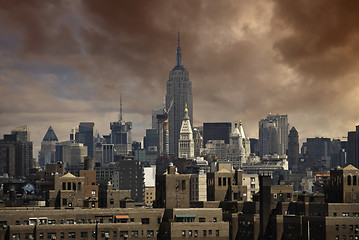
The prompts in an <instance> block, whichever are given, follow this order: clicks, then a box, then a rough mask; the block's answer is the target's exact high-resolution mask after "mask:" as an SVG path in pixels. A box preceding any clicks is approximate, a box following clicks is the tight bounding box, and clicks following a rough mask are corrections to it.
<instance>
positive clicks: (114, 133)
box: [110, 98, 132, 156]
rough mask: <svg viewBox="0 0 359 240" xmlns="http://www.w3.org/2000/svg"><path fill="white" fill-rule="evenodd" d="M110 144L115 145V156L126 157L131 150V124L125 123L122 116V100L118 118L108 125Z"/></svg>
mask: <svg viewBox="0 0 359 240" xmlns="http://www.w3.org/2000/svg"><path fill="white" fill-rule="evenodd" d="M110 128H111V143H112V144H114V145H115V151H116V155H122V156H128V155H129V153H130V152H131V150H132V145H131V144H132V138H131V132H132V122H125V121H124V120H123V115H122V98H121V99H120V118H119V120H118V121H117V122H112V123H111V124H110Z"/></svg>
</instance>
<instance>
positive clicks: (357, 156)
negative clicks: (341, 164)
mask: <svg viewBox="0 0 359 240" xmlns="http://www.w3.org/2000/svg"><path fill="white" fill-rule="evenodd" d="M346 147H347V163H348V164H352V165H353V166H355V167H357V168H358V167H359V125H358V126H356V131H351V132H348V142H347V146H346Z"/></svg>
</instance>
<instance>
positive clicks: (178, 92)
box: [166, 32, 193, 156]
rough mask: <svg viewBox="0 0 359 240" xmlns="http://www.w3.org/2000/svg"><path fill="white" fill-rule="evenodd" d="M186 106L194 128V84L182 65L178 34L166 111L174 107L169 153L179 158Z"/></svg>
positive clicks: (169, 80) (170, 123) (170, 127)
mask: <svg viewBox="0 0 359 240" xmlns="http://www.w3.org/2000/svg"><path fill="white" fill-rule="evenodd" d="M186 104H187V108H188V114H189V117H190V121H191V126H193V96H192V83H191V82H190V81H189V75H188V71H187V70H186V68H185V67H184V66H183V64H182V53H181V47H180V36H179V32H178V47H177V62H176V65H175V66H174V68H173V69H172V70H171V72H170V74H169V79H168V81H167V94H166V109H170V106H171V105H172V108H171V111H169V113H168V114H169V115H168V128H169V147H170V149H169V151H170V155H172V156H178V140H179V134H180V129H181V124H182V119H183V117H184V109H185V105H186Z"/></svg>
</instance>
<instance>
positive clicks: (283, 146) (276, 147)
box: [259, 114, 289, 156]
mask: <svg viewBox="0 0 359 240" xmlns="http://www.w3.org/2000/svg"><path fill="white" fill-rule="evenodd" d="M288 127H289V124H288V115H279V114H277V115H272V114H269V115H268V116H267V117H266V119H262V120H260V122H259V143H260V154H261V155H262V156H263V155H265V154H273V153H277V154H279V155H282V154H286V151H287V149H288Z"/></svg>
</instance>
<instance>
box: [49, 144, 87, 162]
mask: <svg viewBox="0 0 359 240" xmlns="http://www.w3.org/2000/svg"><path fill="white" fill-rule="evenodd" d="M87 153H88V151H87V146H84V144H83V143H75V142H72V141H64V142H58V143H56V152H55V160H56V162H62V163H63V164H64V166H65V167H67V166H68V165H72V166H75V165H80V164H82V163H84V159H85V157H86V156H87Z"/></svg>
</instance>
